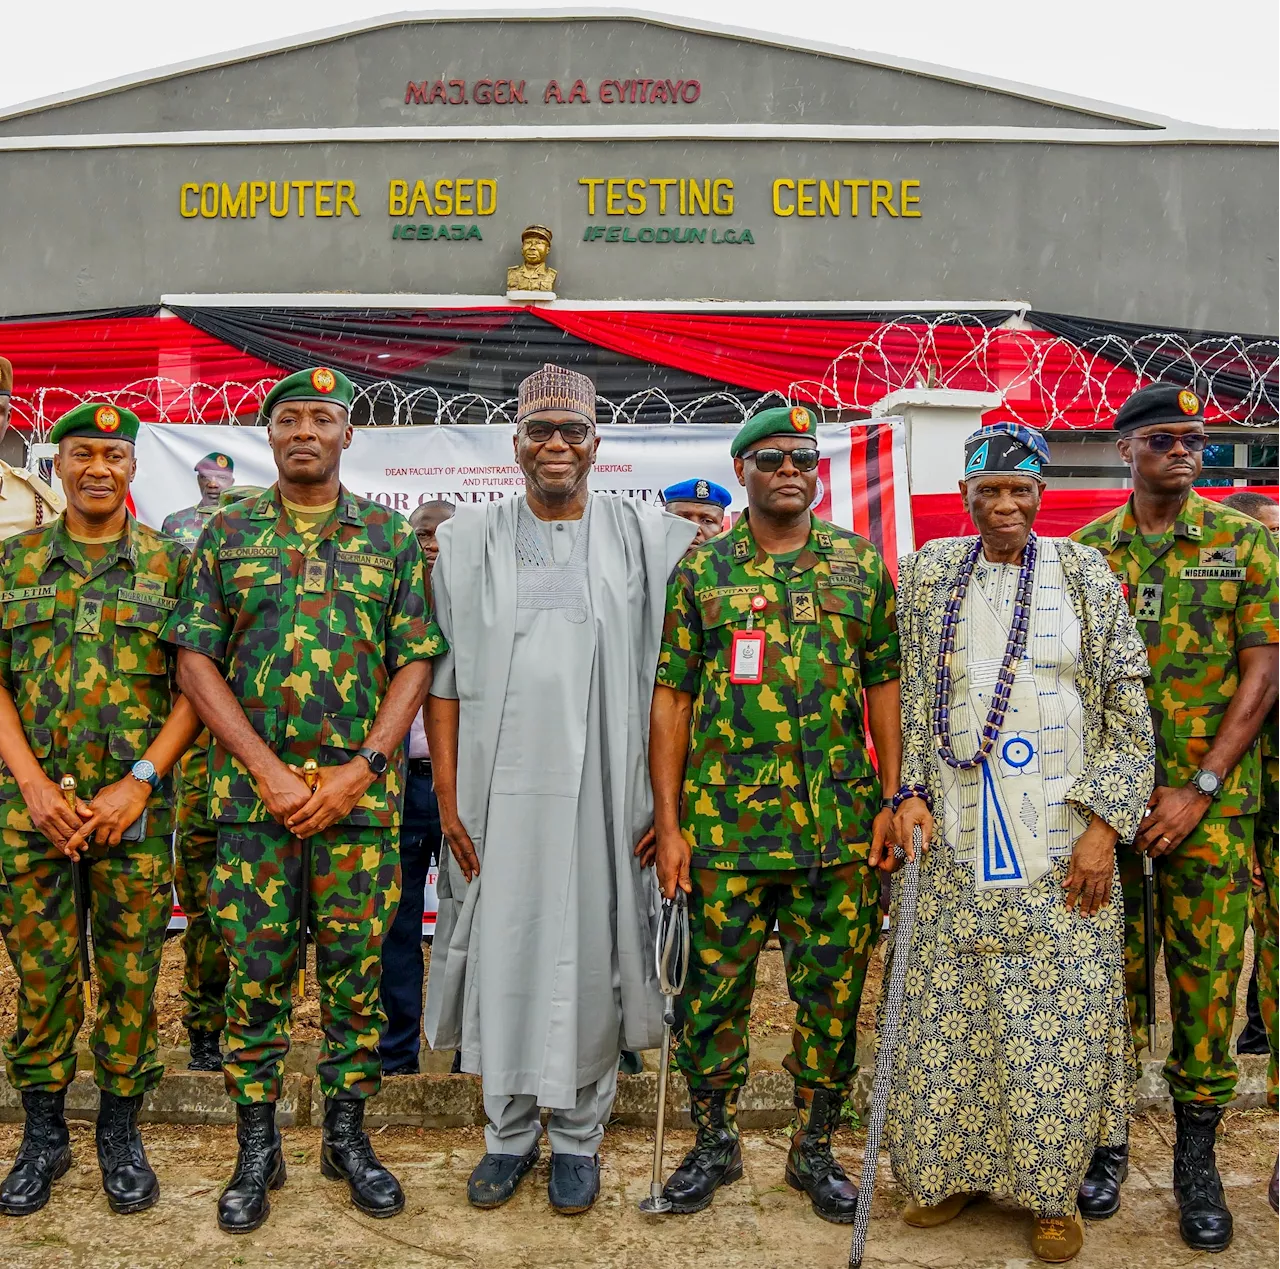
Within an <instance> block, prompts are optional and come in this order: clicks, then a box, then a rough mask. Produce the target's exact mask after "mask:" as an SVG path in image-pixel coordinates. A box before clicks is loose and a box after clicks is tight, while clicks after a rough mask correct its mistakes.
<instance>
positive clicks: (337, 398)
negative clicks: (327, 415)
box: [262, 366, 356, 419]
mask: <svg viewBox="0 0 1280 1269" xmlns="http://www.w3.org/2000/svg"><path fill="white" fill-rule="evenodd" d="M355 395H356V385H355V384H354V383H352V382H351V380H350V379H348V378H347V376H346V375H344V374H343V373H342V371H341V370H330V369H329V368H328V367H327V366H316V367H315V368H314V369H312V370H299V371H297V373H296V374H291V375H289V376H288V377H287V378H285V379H281V380H280V382H279V383H277V384H276V386H275V387H274V388H272V389H271V391H270V392H268V393H267V399H266V400H265V401H264V402H263V403H262V417H263V418H264V419H270V417H271V411H272V410H274V409H275V408H276V406H278V405H279V404H280V403H281V402H282V401H332V402H333V403H334V404H335V405H340V406H342V408H343V409H344V410H350V409H351V402H352V400H353V398H354V397H355Z"/></svg>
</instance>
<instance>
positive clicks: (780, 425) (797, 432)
mask: <svg viewBox="0 0 1280 1269" xmlns="http://www.w3.org/2000/svg"><path fill="white" fill-rule="evenodd" d="M817 428H818V420H817V419H816V418H814V415H813V411H812V410H809V409H806V408H805V407H804V406H803V405H780V406H777V407H775V408H774V409H772V410H761V411H760V413H759V414H753V415H752V416H751V417H750V418H749V419H748V420H747V421H746V422H745V423H744V424H743V425H742V427H741V429H740V430H739V432H738V435H737V436H735V437H734V438H733V444H732V445H731V446H729V456H730V457H731V458H738V457H740V456H741V455H742V453H743V452H744V451H745V450H747V449H748V448H750V447H751V446H752V445H754V444H755V443H756V442H757V441H762V440H764V439H765V437H767V436H807V437H809V438H810V440H812V441H813V442H814V443H815V444H816V443H817V440H818V435H817Z"/></svg>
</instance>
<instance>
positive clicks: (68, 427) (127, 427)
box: [49, 401, 138, 445]
mask: <svg viewBox="0 0 1280 1269" xmlns="http://www.w3.org/2000/svg"><path fill="white" fill-rule="evenodd" d="M68 436H101V437H105V438H109V439H111V440H116V441H128V442H129V444H130V445H132V444H133V443H134V442H135V441H136V440H137V439H138V416H137V415H136V414H134V412H133V411H132V410H126V409H124V407H123V406H118V405H108V404H107V403H106V402H105V401H86V402H85V403H84V404H83V405H78V406H76V408H75V409H74V410H68V411H67V412H66V414H64V415H63V416H62V417H61V418H60V419H59V420H58V421H57V422H56V423H55V424H54V425H53V431H52V432H50V433H49V441H50V443H51V444H53V445H56V444H57V443H58V442H59V441H62V440H65V439H66V438H67V437H68Z"/></svg>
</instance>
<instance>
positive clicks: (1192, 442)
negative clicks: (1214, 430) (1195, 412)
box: [1138, 432, 1205, 454]
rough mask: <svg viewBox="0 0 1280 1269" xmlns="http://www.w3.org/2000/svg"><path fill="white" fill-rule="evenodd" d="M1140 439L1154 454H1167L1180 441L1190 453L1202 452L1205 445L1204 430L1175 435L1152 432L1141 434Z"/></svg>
mask: <svg viewBox="0 0 1280 1269" xmlns="http://www.w3.org/2000/svg"><path fill="white" fill-rule="evenodd" d="M1138 440H1140V441H1141V442H1142V443H1143V444H1144V445H1145V446H1146V447H1147V448H1148V449H1149V450H1150V451H1151V452H1152V453H1153V454H1167V453H1168V452H1169V451H1170V450H1171V449H1172V448H1173V447H1174V446H1175V445H1177V444H1178V443H1179V442H1181V443H1182V447H1183V449H1185V450H1186V451H1187V453H1188V454H1202V453H1203V452H1204V445H1205V435H1204V433H1203V432H1189V433H1187V434H1186V435H1184V436H1175V435H1174V434H1173V433H1172V432H1152V433H1150V434H1149V435H1147V436H1139V437H1138Z"/></svg>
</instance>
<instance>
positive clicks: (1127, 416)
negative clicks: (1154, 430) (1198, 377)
mask: <svg viewBox="0 0 1280 1269" xmlns="http://www.w3.org/2000/svg"><path fill="white" fill-rule="evenodd" d="M1203 422H1204V402H1202V401H1201V400H1200V398H1199V396H1197V394H1196V393H1194V392H1192V391H1191V389H1190V388H1183V387H1179V385H1178V384H1176V383H1150V384H1148V385H1147V386H1146V387H1145V388H1139V389H1138V390H1137V392H1135V393H1134V394H1133V396H1131V397H1130V398H1129V399H1128V400H1127V401H1126V402H1125V403H1124V404H1123V405H1122V406H1121V407H1120V412H1119V413H1118V414H1117V415H1116V421H1115V423H1114V424H1113V425H1112V426H1113V427H1114V428H1115V429H1116V431H1117V432H1127V431H1129V430H1130V429H1131V428H1135V427H1149V426H1150V425H1151V424H1153V423H1203Z"/></svg>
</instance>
